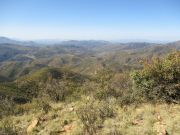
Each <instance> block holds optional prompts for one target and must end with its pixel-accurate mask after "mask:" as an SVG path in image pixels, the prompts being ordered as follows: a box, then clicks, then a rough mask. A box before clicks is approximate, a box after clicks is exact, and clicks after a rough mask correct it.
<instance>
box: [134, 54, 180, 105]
mask: <svg viewBox="0 0 180 135" xmlns="http://www.w3.org/2000/svg"><path fill="white" fill-rule="evenodd" d="M132 78H133V80H134V83H135V85H136V86H137V88H139V89H141V90H142V94H143V95H145V97H146V98H147V99H149V100H164V101H166V102H179V101H180V51H177V52H173V53H171V54H169V55H168V56H167V57H165V58H163V59H160V58H154V59H152V60H151V61H145V62H144V67H143V69H142V70H140V71H136V72H134V73H133V74H132Z"/></svg>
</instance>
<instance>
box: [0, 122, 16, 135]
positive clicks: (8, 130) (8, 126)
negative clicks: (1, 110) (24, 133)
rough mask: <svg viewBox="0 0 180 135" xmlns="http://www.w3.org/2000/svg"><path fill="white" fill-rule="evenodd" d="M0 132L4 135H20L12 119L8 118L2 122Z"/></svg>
mask: <svg viewBox="0 0 180 135" xmlns="http://www.w3.org/2000/svg"><path fill="white" fill-rule="evenodd" d="M0 134H2V135H18V132H17V129H16V127H15V126H14V125H13V122H12V121H11V120H10V119H6V120H4V121H3V122H2V125H1V127H0Z"/></svg>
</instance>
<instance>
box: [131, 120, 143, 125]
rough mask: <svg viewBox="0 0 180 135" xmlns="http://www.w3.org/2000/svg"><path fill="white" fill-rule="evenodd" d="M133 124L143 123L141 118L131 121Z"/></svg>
mask: <svg viewBox="0 0 180 135" xmlns="http://www.w3.org/2000/svg"><path fill="white" fill-rule="evenodd" d="M132 124H133V125H142V124H143V120H134V121H133V122H132Z"/></svg>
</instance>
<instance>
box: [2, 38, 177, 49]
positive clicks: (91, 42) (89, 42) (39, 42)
mask: <svg viewBox="0 0 180 135" xmlns="http://www.w3.org/2000/svg"><path fill="white" fill-rule="evenodd" d="M0 44H16V45H25V46H41V45H75V46H82V45H85V46H89V45H90V46H96V45H110V44H111V45H128V46H129V47H130V48H133V47H134V48H137V47H142V46H147V45H152V44H155V45H157V44H161V45H163V44H164V45H167V44H168V45H174V46H176V45H179V44H180V41H175V42H170V43H150V42H126V43H123V42H111V41H105V40H67V41H60V40H35V41H20V40H14V39H10V38H8V37H0Z"/></svg>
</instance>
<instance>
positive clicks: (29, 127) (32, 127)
mask: <svg viewBox="0 0 180 135" xmlns="http://www.w3.org/2000/svg"><path fill="white" fill-rule="evenodd" d="M38 122H39V120H38V119H34V120H33V121H32V122H31V124H30V125H29V126H28V128H27V130H26V131H27V133H28V134H29V133H30V132H32V131H33V129H34V128H35V127H36V125H37V124H38Z"/></svg>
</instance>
